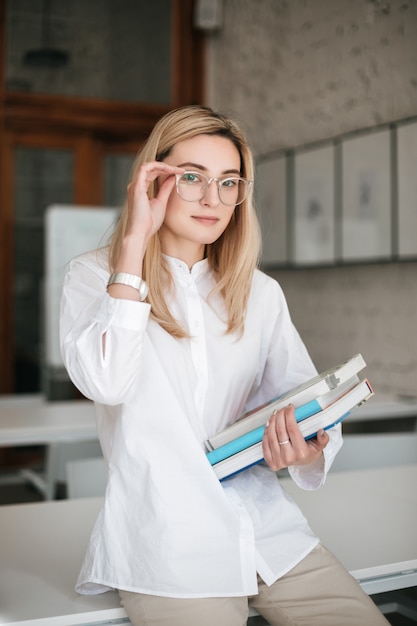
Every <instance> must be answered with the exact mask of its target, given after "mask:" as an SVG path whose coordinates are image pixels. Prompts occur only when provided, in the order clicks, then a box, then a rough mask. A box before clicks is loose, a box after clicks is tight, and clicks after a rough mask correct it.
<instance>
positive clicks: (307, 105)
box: [208, 0, 417, 395]
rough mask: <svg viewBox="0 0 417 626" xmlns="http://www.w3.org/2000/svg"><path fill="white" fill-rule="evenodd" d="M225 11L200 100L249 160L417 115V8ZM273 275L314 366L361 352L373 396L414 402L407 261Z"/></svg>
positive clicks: (335, 0)
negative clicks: (227, 119) (249, 149)
mask: <svg viewBox="0 0 417 626" xmlns="http://www.w3.org/2000/svg"><path fill="white" fill-rule="evenodd" d="M224 9H225V15H224V27H223V29H222V30H221V31H219V32H218V33H216V34H214V35H212V36H211V37H210V40H209V55H208V58H209V79H208V94H209V104H211V105H212V106H213V107H215V108H217V109H221V110H223V111H226V112H228V113H229V114H231V115H232V116H234V117H235V118H237V119H238V120H239V121H240V122H241V123H242V125H243V127H244V128H245V129H246V131H247V133H248V136H249V138H250V140H251V143H252V145H253V148H254V151H255V154H257V155H261V154H265V153H268V152H271V151H274V150H278V149H282V148H286V147H297V146H300V145H303V144H306V143H311V142H313V141H318V140H322V139H326V138H329V137H332V136H337V135H340V134H342V133H345V132H349V131H353V130H356V129H361V128H368V127H371V126H374V125H375V124H380V123H385V122H390V121H394V120H400V119H403V118H406V117H411V116H415V115H417V0H392V1H390V0H288V1H286V0H224ZM416 210H417V206H416ZM415 236H416V237H417V233H416V234H415ZM274 275H275V276H276V277H277V278H278V280H279V281H280V283H281V284H282V286H283V288H284V291H285V293H286V295H287V298H288V301H289V304H290V309H291V312H292V316H293V319H294V321H295V323H296V325H297V327H298V328H299V330H300V332H301V334H302V336H303V338H304V340H305V342H306V344H307V346H308V348H309V350H310V353H311V355H312V357H313V359H314V361H315V363H316V365H317V367H318V368H319V369H325V368H327V367H329V366H330V365H331V364H332V363H333V362H335V361H339V360H342V359H344V358H346V357H347V356H349V355H351V354H354V353H355V352H362V353H363V355H364V357H365V359H366V361H367V362H368V369H367V373H368V375H369V378H370V380H371V381H372V382H373V384H374V386H375V387H376V389H377V391H379V392H389V393H398V394H405V395H417V332H416V327H417V262H408V263H392V264H380V265H378V264H375V265H356V266H345V267H335V268H322V269H312V268H311V269H305V270H301V269H299V270H285V271H284V270H280V271H277V272H275V273H274Z"/></svg>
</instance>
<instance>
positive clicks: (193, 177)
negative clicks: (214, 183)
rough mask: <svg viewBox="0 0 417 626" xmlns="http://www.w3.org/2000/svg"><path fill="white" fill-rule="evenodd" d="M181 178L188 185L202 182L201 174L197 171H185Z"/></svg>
mask: <svg viewBox="0 0 417 626" xmlns="http://www.w3.org/2000/svg"><path fill="white" fill-rule="evenodd" d="M180 180H181V182H182V183H185V184H187V185H198V184H199V183H201V182H202V178H201V176H200V175H199V174H197V173H196V172H184V174H183V175H182V176H181V179H180Z"/></svg>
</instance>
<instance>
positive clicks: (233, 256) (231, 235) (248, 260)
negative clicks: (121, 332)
mask: <svg viewBox="0 0 417 626" xmlns="http://www.w3.org/2000/svg"><path fill="white" fill-rule="evenodd" d="M197 135H220V136H222V137H226V138H227V139H230V141H232V143H233V144H234V145H235V146H236V148H237V150H238V152H239V154H240V160H241V172H240V174H241V176H242V177H244V178H247V179H249V180H253V176H254V167H253V158H252V153H251V150H250V148H249V145H248V143H247V141H246V139H245V137H244V135H243V133H242V131H241V130H240V128H239V127H238V126H237V124H236V123H235V122H233V121H232V120H231V119H229V118H228V117H226V116H224V115H222V114H219V113H215V112H214V111H212V110H211V109H209V108H208V107H204V106H194V105H192V106H186V107H182V108H180V109H176V110H174V111H171V112H169V113H167V114H166V115H165V116H164V117H163V118H162V119H161V120H159V122H157V124H156V125H155V127H154V129H153V131H152V133H151V134H150V136H149V138H148V140H147V141H146V143H145V144H144V146H143V147H142V149H141V150H140V151H139V153H138V155H137V157H136V159H135V162H134V165H133V168H132V175H131V180H133V179H134V178H135V175H136V173H137V171H138V169H139V167H140V166H141V165H142V164H143V163H146V162H149V161H162V160H163V159H164V158H166V157H167V156H168V155H169V153H170V152H171V150H172V149H173V147H174V146H175V145H176V144H177V143H179V142H181V141H184V140H186V139H190V138H192V137H195V136H197ZM156 193H157V183H154V184H153V185H151V186H150V188H149V191H148V195H149V197H154V196H155V195H156ZM127 218H128V211H127V201H126V203H125V205H124V208H123V211H122V214H121V216H120V220H119V222H118V224H117V226H116V229H115V231H114V233H113V236H112V239H111V242H110V256H109V263H110V267H111V268H113V267H114V266H115V264H116V261H117V258H118V256H119V254H120V250H121V246H122V241H123V237H124V235H125V232H126V227H127ZM260 242H261V237H260V229H259V223H258V219H257V216H256V212H255V209H254V206H253V201H252V190H251V192H250V194H249V196H248V197H247V198H246V200H244V202H242V204H240V205H239V206H238V207H237V208H236V209H235V211H234V213H233V216H232V219H231V220H230V222H229V224H228V226H227V228H226V230H225V231H224V233H223V234H222V235H221V236H220V237H219V239H218V240H217V241H215V242H214V243H212V244H210V245H207V246H206V255H207V259H208V262H209V265H210V267H211V269H212V271H213V273H214V274H215V276H216V280H217V286H216V288H215V290H214V291H216V292H219V293H221V295H222V296H223V298H224V302H225V306H226V311H227V314H228V326H227V332H228V333H233V332H237V333H239V334H240V333H241V332H242V331H243V327H244V320H245V314H246V308H247V301H248V296H249V292H250V289H251V283H252V276H253V272H254V270H255V268H256V267H257V264H258V260H259V253H260ZM142 277H143V279H144V280H146V282H147V283H148V286H149V294H148V300H149V302H150V304H151V307H152V309H151V311H152V312H151V315H152V317H153V318H154V319H155V320H156V321H157V322H158V323H159V324H160V325H161V326H162V327H163V328H164V329H165V330H166V331H167V332H169V333H170V334H171V335H173V336H174V337H178V338H183V337H187V336H188V334H187V332H186V331H185V330H184V328H182V327H181V325H180V324H179V323H178V321H177V320H175V319H174V317H173V316H172V314H171V312H170V310H169V308H168V306H167V303H166V300H165V297H164V291H165V288H166V286H167V284H172V278H171V274H170V271H169V267H168V264H167V262H166V260H165V259H164V257H163V255H162V251H161V243H160V238H159V234H158V233H155V235H153V237H152V238H151V240H150V241H149V244H148V247H147V249H146V253H145V257H144V261H143V273H142Z"/></svg>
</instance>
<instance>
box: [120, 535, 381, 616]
mask: <svg viewBox="0 0 417 626" xmlns="http://www.w3.org/2000/svg"><path fill="white" fill-rule="evenodd" d="M119 594H120V599H121V604H122V606H123V607H124V608H125V611H126V613H127V614H128V616H129V619H130V621H131V623H132V625H133V626H245V625H246V623H247V619H248V605H249V606H252V607H254V608H255V609H256V610H257V611H258V612H259V613H260V614H261V615H263V617H264V618H265V619H266V620H267V621H268V623H269V624H270V625H271V626H298V625H300V626H301V625H305V626H387V625H388V622H387V620H386V619H385V617H384V616H383V615H382V613H380V611H379V610H378V608H377V607H376V606H375V605H374V603H373V602H372V600H371V599H370V598H369V597H368V596H367V595H366V593H364V592H363V591H362V589H361V587H360V586H359V585H358V583H357V582H356V580H355V579H354V578H353V577H352V576H351V575H350V574H349V572H347V571H346V570H345V568H344V567H342V565H341V564H340V563H339V562H338V561H337V560H336V559H335V557H334V556H333V555H332V554H331V553H330V552H328V550H326V549H325V548H324V547H323V546H321V545H318V546H317V548H315V549H314V550H313V551H312V552H311V553H310V554H309V555H308V556H307V557H306V558H305V559H304V560H303V561H302V562H301V563H299V564H298V565H297V566H296V567H294V569H292V570H291V571H290V572H288V574H286V575H285V576H283V577H282V578H280V579H279V580H278V581H277V582H276V583H274V584H273V585H271V586H270V587H268V586H267V585H265V584H264V583H263V582H262V581H261V580H260V581H259V593H258V594H257V595H256V596H252V597H250V598H246V597H239V598H197V599H177V598H163V597H160V596H151V595H146V594H141V593H131V592H129V591H119Z"/></svg>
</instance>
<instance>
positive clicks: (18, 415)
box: [0, 396, 97, 499]
mask: <svg viewBox="0 0 417 626" xmlns="http://www.w3.org/2000/svg"><path fill="white" fill-rule="evenodd" d="M86 441H97V428H96V421H95V410H94V404H93V402H91V401H89V400H65V401H59V402H48V401H46V400H45V399H42V398H41V399H34V400H33V401H28V400H26V399H25V398H24V397H23V398H22V399H21V400H20V399H19V396H16V399H15V400H14V401H13V402H12V401H7V402H2V401H1V399H0V446H2V447H5V446H32V445H46V446H47V447H48V454H47V460H46V473H45V476H42V475H40V474H38V473H36V472H33V471H32V470H24V471H22V472H21V474H22V475H23V477H24V478H25V479H27V480H29V481H31V482H32V483H33V484H34V485H35V486H36V487H37V488H38V489H39V490H40V491H41V492H42V493H43V495H44V496H45V498H46V499H51V498H52V497H53V491H54V484H53V483H54V477H55V476H56V464H57V458H58V450H59V448H58V446H59V445H60V444H62V443H75V442H86Z"/></svg>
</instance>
